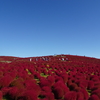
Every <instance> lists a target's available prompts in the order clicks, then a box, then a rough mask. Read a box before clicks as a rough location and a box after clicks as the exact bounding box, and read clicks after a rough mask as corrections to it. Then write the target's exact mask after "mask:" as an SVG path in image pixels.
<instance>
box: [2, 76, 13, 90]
mask: <svg viewBox="0 0 100 100" xmlns="http://www.w3.org/2000/svg"><path fill="white" fill-rule="evenodd" d="M12 81H13V78H12V77H11V76H10V75H9V74H8V75H5V76H3V77H2V78H1V79H0V87H1V88H2V87H8V86H9V85H10V83H11V82H12Z"/></svg>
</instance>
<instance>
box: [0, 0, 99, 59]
mask: <svg viewBox="0 0 100 100" xmlns="http://www.w3.org/2000/svg"><path fill="white" fill-rule="evenodd" d="M54 54H70V55H80V56H84V55H85V56H89V57H95V58H100V0H0V56H17V57H33V56H46V55H54Z"/></svg>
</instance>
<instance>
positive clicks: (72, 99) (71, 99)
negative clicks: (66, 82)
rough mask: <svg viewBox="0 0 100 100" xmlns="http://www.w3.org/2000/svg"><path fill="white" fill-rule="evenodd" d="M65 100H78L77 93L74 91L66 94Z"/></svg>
mask: <svg viewBox="0 0 100 100" xmlns="http://www.w3.org/2000/svg"><path fill="white" fill-rule="evenodd" d="M64 100H77V93H76V92H74V91H70V92H68V93H66V94H65V96H64Z"/></svg>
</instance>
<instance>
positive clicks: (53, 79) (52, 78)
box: [47, 76, 55, 86]
mask: <svg viewBox="0 0 100 100" xmlns="http://www.w3.org/2000/svg"><path fill="white" fill-rule="evenodd" d="M47 79H48V81H49V82H50V84H51V86H53V84H54V83H55V78H54V76H48V77H47Z"/></svg>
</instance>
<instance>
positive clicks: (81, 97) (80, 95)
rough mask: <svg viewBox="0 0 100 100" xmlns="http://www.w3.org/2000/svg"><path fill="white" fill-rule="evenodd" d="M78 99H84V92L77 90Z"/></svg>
mask: <svg viewBox="0 0 100 100" xmlns="http://www.w3.org/2000/svg"><path fill="white" fill-rule="evenodd" d="M76 100H84V94H83V93H82V92H77V99H76Z"/></svg>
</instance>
